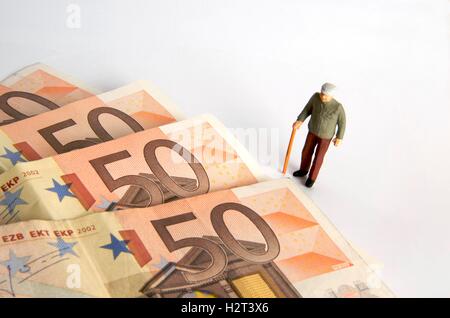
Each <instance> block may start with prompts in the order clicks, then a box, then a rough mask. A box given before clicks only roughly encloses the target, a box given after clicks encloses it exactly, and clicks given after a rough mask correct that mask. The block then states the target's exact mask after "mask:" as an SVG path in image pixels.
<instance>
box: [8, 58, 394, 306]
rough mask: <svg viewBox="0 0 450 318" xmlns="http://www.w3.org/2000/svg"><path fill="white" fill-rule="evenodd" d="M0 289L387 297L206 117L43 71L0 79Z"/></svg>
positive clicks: (366, 269) (315, 218) (302, 201)
mask: <svg viewBox="0 0 450 318" xmlns="http://www.w3.org/2000/svg"><path fill="white" fill-rule="evenodd" d="M0 122H1V123H0V125H1V127H0V224H1V225H0V296H2V297H153V298H159V297H164V298H165V297H246V298H252V297H391V296H393V295H392V293H391V291H390V290H389V289H388V288H387V287H386V285H385V284H384V283H383V282H382V281H381V280H380V279H379V277H378V276H377V275H376V273H375V270H376V268H375V269H374V268H373V266H371V264H370V262H369V261H367V257H362V256H361V255H362V254H361V253H360V252H358V251H357V250H356V249H355V248H354V247H353V246H352V245H351V244H349V243H348V241H346V240H345V239H344V237H343V236H342V235H341V234H340V233H339V232H338V230H337V229H336V228H335V227H334V226H333V225H332V224H331V223H330V221H329V220H328V219H327V218H326V216H325V215H324V214H323V213H322V212H321V211H320V210H319V209H318V208H317V207H316V206H315V205H314V204H313V203H312V202H311V201H310V200H309V199H308V198H307V197H306V196H305V194H304V193H303V192H302V191H301V190H300V189H298V187H297V186H296V185H295V184H294V183H293V182H291V181H290V180H289V179H278V180H269V179H268V178H266V177H265V176H264V175H263V174H262V173H261V172H260V169H259V167H258V164H257V163H256V162H255V161H254V160H253V159H252V158H251V156H250V155H249V154H248V153H247V151H246V150H245V148H244V147H243V146H242V145H241V144H239V142H238V141H237V140H236V139H235V138H234V137H233V135H232V134H231V133H230V132H228V131H227V129H226V128H225V127H224V126H223V125H222V124H221V123H220V122H219V120H217V119H216V118H214V117H213V116H211V115H200V116H198V117H194V118H187V119H186V118H184V117H183V116H182V115H181V112H179V111H178V110H177V108H176V107H175V106H174V105H172V103H171V102H170V101H169V100H168V99H167V98H165V97H164V96H163V95H162V94H161V93H160V92H159V91H158V90H157V89H156V88H155V87H153V86H151V85H150V84H149V83H147V82H143V81H138V82H134V83H131V84H129V85H126V86H124V87H120V88H118V89H115V90H112V91H109V92H106V93H103V94H96V93H95V92H94V90H92V89H89V88H86V87H85V86H83V85H81V84H79V83H78V82H77V81H75V80H73V79H71V78H69V77H67V76H64V75H61V74H59V73H57V72H55V71H54V70H52V69H51V68H49V67H48V66H45V65H42V64H35V65H32V66H29V67H26V68H24V69H22V70H20V71H18V72H16V73H14V74H13V75H11V76H9V77H8V78H6V79H4V80H3V81H1V82H0Z"/></svg>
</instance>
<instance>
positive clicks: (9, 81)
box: [0, 62, 102, 95]
mask: <svg viewBox="0 0 450 318" xmlns="http://www.w3.org/2000/svg"><path fill="white" fill-rule="evenodd" d="M38 69H42V70H44V71H45V72H47V73H49V74H51V75H53V76H55V77H59V78H61V79H62V80H64V81H66V82H68V83H70V84H72V85H75V86H77V87H79V88H80V89H82V90H84V91H87V92H89V93H91V94H93V95H99V94H101V93H102V92H101V91H100V90H98V89H97V88H93V87H91V86H88V85H86V84H85V83H83V82H82V81H80V80H79V79H77V78H74V77H72V76H71V75H68V74H66V73H65V72H60V71H59V70H55V69H54V68H52V67H50V66H48V65H47V64H44V63H40V62H37V63H33V64H30V65H27V66H25V67H23V68H21V69H19V70H17V71H15V72H13V73H10V75H8V76H6V77H5V78H3V79H2V80H1V81H0V84H1V85H4V86H7V87H8V86H10V85H13V84H14V83H15V82H17V78H19V79H20V78H23V77H25V76H27V75H28V74H31V73H33V72H34V71H36V70H38Z"/></svg>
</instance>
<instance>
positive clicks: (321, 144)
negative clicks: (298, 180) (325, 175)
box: [300, 132, 331, 181]
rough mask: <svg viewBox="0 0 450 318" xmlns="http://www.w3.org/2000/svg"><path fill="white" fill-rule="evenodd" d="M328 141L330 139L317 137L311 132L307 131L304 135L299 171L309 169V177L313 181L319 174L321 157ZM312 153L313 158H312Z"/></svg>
mask: <svg viewBox="0 0 450 318" xmlns="http://www.w3.org/2000/svg"><path fill="white" fill-rule="evenodd" d="M330 142H331V139H322V138H319V137H317V136H316V135H314V134H313V133H311V132H308V136H306V141H305V146H304V147H303V151H302V163H301V164H300V171H303V172H308V171H309V178H310V179H311V180H314V181H315V180H316V178H317V175H318V174H319V170H320V167H321V166H322V163H323V158H324V157H325V154H326V153H327V150H328V146H329V145H330ZM314 150H315V154H314ZM313 154H314V160H312V156H313ZM311 161H312V167H311ZM310 167H311V169H310Z"/></svg>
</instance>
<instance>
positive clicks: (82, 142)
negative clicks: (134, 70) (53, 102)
mask: <svg viewBox="0 0 450 318" xmlns="http://www.w3.org/2000/svg"><path fill="white" fill-rule="evenodd" d="M180 119H182V115H181V114H180V112H179V111H178V109H177V108H176V107H175V106H174V105H173V104H172V102H170V101H169V100H168V98H166V97H165V96H164V95H163V94H161V93H160V92H159V90H158V89H157V88H155V87H154V86H153V85H151V84H150V83H148V82H145V81H137V82H134V83H131V84H129V85H126V86H123V87H121V88H118V89H115V90H112V91H110V92H107V93H103V94H101V95H97V96H91V97H88V98H85V99H82V100H79V101H76V102H73V103H70V104H68V105H65V106H64V107H62V108H59V109H55V110H53V111H49V112H46V113H42V114H40V115H37V116H34V117H31V118H27V119H24V120H21V121H18V122H15V123H12V124H9V125H5V126H2V127H0V172H3V171H5V170H8V169H9V168H11V167H13V166H15V165H16V164H17V163H19V162H25V161H32V160H38V159H41V158H45V157H49V156H53V155H57V154H61V153H65V152H68V151H72V150H75V149H81V148H85V147H88V146H92V145H96V144H98V143H101V142H105V141H109V140H113V139H115V138H118V137H122V136H125V135H128V134H131V133H135V132H138V131H142V130H145V129H148V128H153V127H157V126H160V125H164V124H168V123H171V122H174V121H177V120H180Z"/></svg>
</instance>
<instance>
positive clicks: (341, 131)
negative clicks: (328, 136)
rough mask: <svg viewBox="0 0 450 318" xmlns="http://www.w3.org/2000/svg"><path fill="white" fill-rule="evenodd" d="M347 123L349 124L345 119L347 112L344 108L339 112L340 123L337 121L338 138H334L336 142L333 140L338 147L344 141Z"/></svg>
mask: <svg viewBox="0 0 450 318" xmlns="http://www.w3.org/2000/svg"><path fill="white" fill-rule="evenodd" d="M346 123H347V121H346V118H345V111H344V108H342V107H341V111H340V112H339V116H338V121H337V126H338V130H337V133H336V138H334V140H333V143H334V145H335V146H336V147H337V146H339V145H340V144H341V142H342V139H343V138H344V133H345V125H346Z"/></svg>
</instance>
